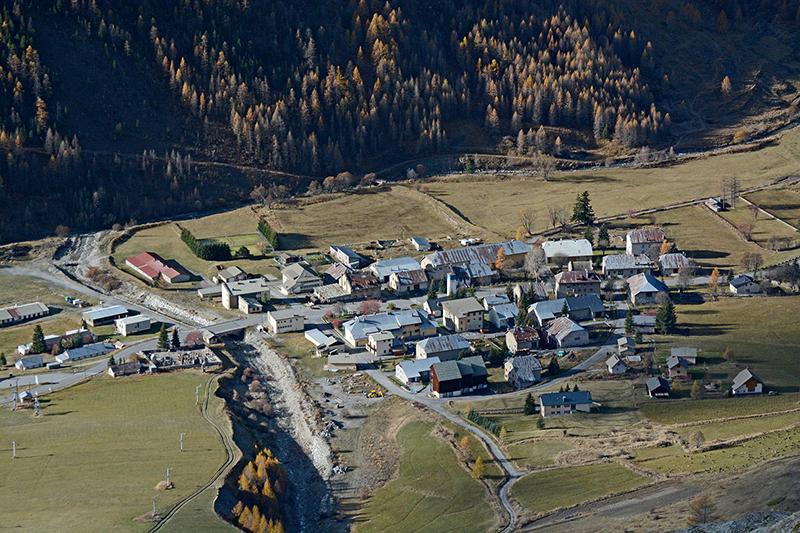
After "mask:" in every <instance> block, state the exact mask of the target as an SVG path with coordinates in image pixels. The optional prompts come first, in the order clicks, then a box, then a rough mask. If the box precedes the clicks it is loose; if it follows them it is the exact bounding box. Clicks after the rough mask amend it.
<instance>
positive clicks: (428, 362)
mask: <svg viewBox="0 0 800 533" xmlns="http://www.w3.org/2000/svg"><path fill="white" fill-rule="evenodd" d="M438 362H440V361H439V358H438V357H429V358H427V359H413V360H411V361H403V362H401V363H400V364H398V365H396V366H395V367H394V375H395V377H396V378H397V380H398V381H400V383H402V384H403V385H408V384H409V383H425V382H427V381H429V380H430V377H431V367H432V366H433V365H435V364H436V363H438Z"/></svg>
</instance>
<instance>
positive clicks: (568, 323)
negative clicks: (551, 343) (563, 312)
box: [547, 316, 583, 339]
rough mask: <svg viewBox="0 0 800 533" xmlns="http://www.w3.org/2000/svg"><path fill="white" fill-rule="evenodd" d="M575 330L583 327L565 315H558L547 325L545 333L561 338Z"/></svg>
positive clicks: (580, 329)
mask: <svg viewBox="0 0 800 533" xmlns="http://www.w3.org/2000/svg"><path fill="white" fill-rule="evenodd" d="M575 331H583V327H581V325H580V324H578V323H577V322H574V321H573V320H571V319H570V318H568V317H565V316H561V317H558V318H556V319H554V320H553V321H552V322H550V323H549V324H548V325H547V334H548V335H550V336H551V337H555V338H557V339H563V338H564V337H566V336H567V335H569V334H570V333H572V332H575Z"/></svg>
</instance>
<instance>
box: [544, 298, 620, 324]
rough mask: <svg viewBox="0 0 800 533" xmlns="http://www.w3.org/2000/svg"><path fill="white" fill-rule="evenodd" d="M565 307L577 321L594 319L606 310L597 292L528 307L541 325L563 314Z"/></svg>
mask: <svg viewBox="0 0 800 533" xmlns="http://www.w3.org/2000/svg"><path fill="white" fill-rule="evenodd" d="M565 307H566V311H567V316H569V317H570V318H571V319H573V320H576V321H580V320H592V319H593V318H595V317H597V316H600V315H602V314H603V312H604V311H605V308H604V307H603V302H602V300H600V297H599V296H597V295H596V294H590V295H587V296H568V297H566V298H558V299H557V300H545V301H543V302H536V303H535V304H532V305H531V306H530V307H528V313H529V314H530V313H533V315H534V316H535V317H536V320H537V322H539V325H540V326H546V325H547V323H548V322H550V321H551V320H554V319H555V318H557V317H559V316H562V313H563V312H564V309H565Z"/></svg>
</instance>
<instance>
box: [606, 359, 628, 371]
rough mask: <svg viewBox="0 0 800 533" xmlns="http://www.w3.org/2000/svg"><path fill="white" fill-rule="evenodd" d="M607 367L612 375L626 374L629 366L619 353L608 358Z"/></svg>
mask: <svg viewBox="0 0 800 533" xmlns="http://www.w3.org/2000/svg"><path fill="white" fill-rule="evenodd" d="M606 368H607V369H608V373H609V374H611V375H612V376H614V375H618V374H624V373H625V372H627V371H628V366H627V365H626V364H625V363H623V362H622V359H620V358H619V356H617V355H612V356H611V357H609V358H608V359H606Z"/></svg>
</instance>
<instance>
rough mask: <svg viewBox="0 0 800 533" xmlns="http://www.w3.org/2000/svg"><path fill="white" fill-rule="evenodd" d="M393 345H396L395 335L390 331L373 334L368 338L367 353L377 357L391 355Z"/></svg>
mask: <svg viewBox="0 0 800 533" xmlns="http://www.w3.org/2000/svg"><path fill="white" fill-rule="evenodd" d="M392 344H394V335H392V333H391V332H390V331H379V332H376V333H371V334H370V336H369V337H367V351H368V352H370V353H371V354H373V355H375V356H377V357H382V356H385V355H391V354H392Z"/></svg>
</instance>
